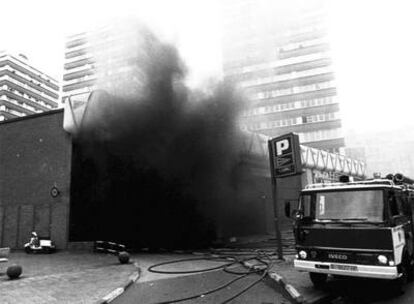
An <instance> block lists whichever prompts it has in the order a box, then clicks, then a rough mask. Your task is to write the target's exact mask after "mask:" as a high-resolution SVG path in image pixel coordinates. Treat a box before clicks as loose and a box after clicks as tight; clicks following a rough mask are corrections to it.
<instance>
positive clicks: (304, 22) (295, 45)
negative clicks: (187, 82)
mask: <svg viewBox="0 0 414 304" xmlns="http://www.w3.org/2000/svg"><path fill="white" fill-rule="evenodd" d="M274 2H275V1H267V0H227V1H225V4H224V13H223V16H224V31H223V72H224V77H225V79H227V80H229V81H231V82H234V83H237V84H238V85H239V86H240V87H241V88H242V89H243V90H245V92H246V93H247V95H248V102H249V104H248V105H247V108H246V110H245V111H244V113H243V117H242V118H241V122H240V123H241V126H242V128H243V129H246V130H250V131H254V132H257V133H261V134H265V135H267V136H270V137H276V136H279V135H281V134H285V133H288V132H295V133H297V134H299V137H300V141H301V143H304V144H306V145H307V146H311V147H316V148H320V149H323V150H327V151H330V152H341V153H343V152H344V149H343V148H344V146H345V142H344V136H343V134H342V128H341V119H340V116H339V104H338V100H337V96H336V95H337V90H336V86H335V75H334V72H333V69H332V60H331V55H330V47H329V40H328V32H327V25H326V19H325V16H326V11H325V10H324V8H323V3H322V2H321V1H318V2H315V1H306V2H298V1H296V2H298V3H297V6H294V7H291V8H289V7H281V5H280V4H277V3H274ZM296 2H295V3H296ZM298 7H300V9H298Z"/></svg>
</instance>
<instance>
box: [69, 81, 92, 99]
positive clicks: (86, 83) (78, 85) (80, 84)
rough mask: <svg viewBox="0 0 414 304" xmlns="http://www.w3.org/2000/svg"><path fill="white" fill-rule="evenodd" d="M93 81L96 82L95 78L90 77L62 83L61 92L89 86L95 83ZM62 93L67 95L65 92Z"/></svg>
mask: <svg viewBox="0 0 414 304" xmlns="http://www.w3.org/2000/svg"><path fill="white" fill-rule="evenodd" d="M95 82H96V79H90V80H86V81H81V82H77V83H74V84H71V85H64V86H63V92H69V91H74V90H78V89H81V88H86V87H91V86H93V85H94V84H95ZM64 95H67V94H64Z"/></svg>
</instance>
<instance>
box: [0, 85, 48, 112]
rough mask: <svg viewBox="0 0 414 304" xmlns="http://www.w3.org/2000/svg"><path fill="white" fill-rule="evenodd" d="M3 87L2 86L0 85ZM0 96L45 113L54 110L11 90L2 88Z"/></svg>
mask: <svg viewBox="0 0 414 304" xmlns="http://www.w3.org/2000/svg"><path fill="white" fill-rule="evenodd" d="M0 86H1V84H0ZM0 95H5V96H6V97H8V98H9V99H12V100H15V101H17V102H18V104H23V103H25V104H27V105H29V106H31V107H33V108H35V109H36V110H41V111H43V112H45V111H49V110H53V109H54V108H52V107H51V106H49V105H46V104H44V103H43V104H41V103H40V102H37V101H34V100H33V99H32V98H28V97H25V96H23V95H21V94H19V93H17V92H12V91H10V90H4V89H3V90H2V89H1V88H0ZM3 98H4V97H3Z"/></svg>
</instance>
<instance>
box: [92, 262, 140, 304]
mask: <svg viewBox="0 0 414 304" xmlns="http://www.w3.org/2000/svg"><path fill="white" fill-rule="evenodd" d="M134 266H135V267H136V269H137V271H136V272H135V273H133V274H132V275H130V276H129V277H128V280H127V281H126V282H125V284H124V286H123V287H118V288H116V289H114V290H112V291H111V292H110V293H108V294H107V295H106V296H104V297H103V298H102V299H100V300H99V301H97V302H96V303H95V304H107V303H111V302H112V301H113V300H115V299H116V298H117V297H119V296H120V295H121V294H123V293H124V292H125V290H127V289H128V287H130V286H131V285H132V284H134V283H135V282H136V281H137V280H138V279H139V277H140V275H141V268H139V266H138V264H137V263H136V262H135V263H134Z"/></svg>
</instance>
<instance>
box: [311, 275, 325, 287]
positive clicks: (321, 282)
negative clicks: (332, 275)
mask: <svg viewBox="0 0 414 304" xmlns="http://www.w3.org/2000/svg"><path fill="white" fill-rule="evenodd" d="M309 277H310V280H311V281H312V283H313V286H314V287H315V288H316V289H319V288H322V287H323V286H325V284H326V281H327V279H328V275H327V274H326V273H316V272H310V273H309Z"/></svg>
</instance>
